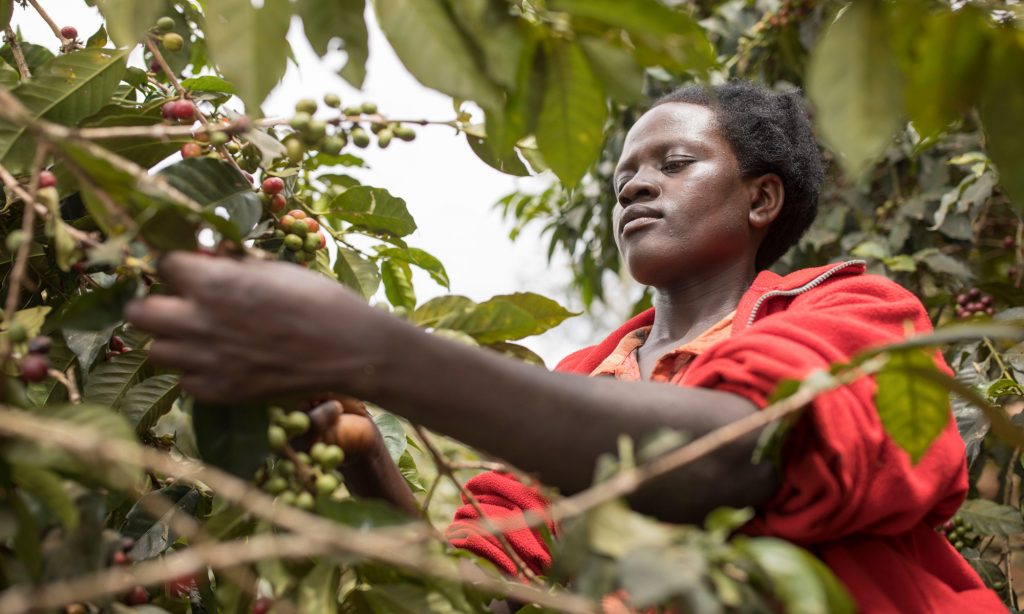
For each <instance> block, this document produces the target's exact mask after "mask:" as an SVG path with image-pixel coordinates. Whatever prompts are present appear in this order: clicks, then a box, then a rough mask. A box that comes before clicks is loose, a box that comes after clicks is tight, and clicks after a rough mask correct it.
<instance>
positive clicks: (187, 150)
mask: <svg viewBox="0 0 1024 614" xmlns="http://www.w3.org/2000/svg"><path fill="white" fill-rule="evenodd" d="M201 155H203V148H202V147H200V146H199V143H185V144H184V145H182V146H181V157H182V158H198V157H199V156H201Z"/></svg>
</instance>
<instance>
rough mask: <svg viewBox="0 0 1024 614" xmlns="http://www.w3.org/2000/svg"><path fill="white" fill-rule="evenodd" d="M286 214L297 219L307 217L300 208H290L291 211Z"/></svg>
mask: <svg viewBox="0 0 1024 614" xmlns="http://www.w3.org/2000/svg"><path fill="white" fill-rule="evenodd" d="M288 215H290V216H292V217H293V218H295V219H297V220H304V219H306V218H307V217H309V216H307V215H306V212H305V211H303V210H302V209H292V210H291V211H289V212H288Z"/></svg>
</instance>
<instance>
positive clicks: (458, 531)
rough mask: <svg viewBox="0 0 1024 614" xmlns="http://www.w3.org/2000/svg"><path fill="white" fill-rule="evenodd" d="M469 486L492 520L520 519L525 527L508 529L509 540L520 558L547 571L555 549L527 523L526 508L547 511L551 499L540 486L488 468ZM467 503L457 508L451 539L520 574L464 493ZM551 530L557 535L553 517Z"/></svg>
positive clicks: (532, 567)
mask: <svg viewBox="0 0 1024 614" xmlns="http://www.w3.org/2000/svg"><path fill="white" fill-rule="evenodd" d="M466 490H467V491H469V493H470V494H472V495H473V496H474V497H475V498H476V500H477V503H478V504H479V505H480V509H481V510H482V511H483V512H484V515H485V516H486V517H487V518H488V519H489V520H492V521H501V522H503V521H506V520H511V521H514V522H515V521H518V522H517V524H521V525H522V528H518V529H512V530H509V531H506V532H505V534H504V535H505V540H506V541H507V542H508V543H509V545H510V546H511V547H512V550H514V551H515V553H516V554H517V555H519V558H520V559H522V561H523V562H524V563H525V564H526V565H527V566H528V567H529V568H530V570H531V571H533V572H534V573H537V574H543V573H545V572H546V571H547V568H548V567H550V565H551V553H550V551H549V550H548V546H547V543H546V542H545V541H544V538H543V536H542V534H541V532H540V531H539V530H538V529H530V528H527V527H526V522H525V519H524V516H523V514H524V512H527V511H532V512H537V513H544V512H545V510H546V509H547V506H548V501H547V500H546V499H545V498H544V496H543V495H541V493H540V490H538V489H537V488H535V487H533V486H529V485H526V484H523V483H522V482H520V481H519V480H517V479H516V478H515V476H513V475H511V474H508V473H500V472H497V471H488V472H486V473H481V474H480V475H477V476H476V477H474V478H472V479H471V480H469V481H468V482H466ZM462 502H463V505H462V507H460V508H459V509H458V510H457V511H456V512H455V519H454V520H453V521H452V523H451V524H450V525H449V526H448V529H447V531H446V532H445V534H446V537H447V538H448V541H449V542H450V543H451V544H452V545H453V546H455V547H456V548H462V549H465V550H469V551H470V552H472V553H474V554H476V555H478V556H480V557H483V558H485V559H487V560H489V561H491V562H492V563H494V564H495V565H497V566H498V568H499V569H500V570H501V571H502V572H504V573H505V574H507V575H510V576H514V575H516V574H517V571H518V570H517V569H516V564H515V562H514V561H513V560H512V558H511V557H510V556H509V555H508V554H507V553H506V551H505V549H504V548H503V547H502V545H501V542H500V541H498V538H497V537H495V536H494V535H491V534H490V533H489V532H488V531H487V529H486V528H485V527H484V525H483V524H481V522H480V520H481V519H480V515H479V514H478V513H477V511H476V508H474V507H473V505H472V504H470V503H469V501H468V500H467V499H466V498H465V497H463V499H462ZM547 527H548V530H549V531H551V534H552V535H554V532H555V527H554V525H553V524H552V523H551V521H550V520H549V521H548V522H547Z"/></svg>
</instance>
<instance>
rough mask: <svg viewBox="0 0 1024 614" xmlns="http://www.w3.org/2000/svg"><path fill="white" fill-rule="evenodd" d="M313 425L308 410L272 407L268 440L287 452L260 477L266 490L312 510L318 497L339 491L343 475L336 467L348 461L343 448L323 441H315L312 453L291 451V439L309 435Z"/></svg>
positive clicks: (263, 470)
mask: <svg viewBox="0 0 1024 614" xmlns="http://www.w3.org/2000/svg"><path fill="white" fill-rule="evenodd" d="M312 428H314V427H313V424H312V421H311V420H310V416H309V414H307V413H305V412H302V411H293V412H289V413H285V412H284V411H282V410H280V409H276V408H275V409H274V410H272V412H271V425H270V427H269V428H268V429H267V441H268V442H269V444H270V448H271V449H272V450H274V451H275V452H278V453H285V454H286V455H285V456H278V457H276V458H275V459H274V460H273V463H272V465H269V466H267V467H264V468H262V469H261V470H260V472H261V474H260V475H258V476H257V479H263V489H264V490H265V491H266V492H267V493H268V494H271V495H274V496H275V497H277V500H278V501H280V502H281V503H284V504H287V505H294V506H296V507H298V508H300V509H304V510H311V509H313V506H314V504H315V501H316V496H321V497H329V496H331V495H333V494H335V493H336V492H337V491H338V490H339V488H340V487H341V484H342V478H341V474H340V473H338V472H337V468H338V467H339V466H340V465H341V463H342V462H343V461H344V460H345V453H344V451H342V449H341V448H340V447H338V446H336V445H333V444H327V443H323V442H316V443H314V444H313V445H312V446H311V447H310V448H309V452H303V451H291V447H290V444H289V441H290V440H293V439H296V438H301V437H304V436H307V435H308V434H309V433H310V430H311V429H312ZM314 430H315V429H314ZM286 451H288V452H290V454H288V453H287V452H286Z"/></svg>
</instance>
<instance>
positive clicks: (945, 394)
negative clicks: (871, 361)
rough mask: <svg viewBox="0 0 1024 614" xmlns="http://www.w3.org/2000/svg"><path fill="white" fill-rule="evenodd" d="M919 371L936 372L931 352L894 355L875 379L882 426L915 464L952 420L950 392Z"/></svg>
mask: <svg viewBox="0 0 1024 614" xmlns="http://www.w3.org/2000/svg"><path fill="white" fill-rule="evenodd" d="M919 371H937V367H936V366H935V361H934V360H933V359H932V356H931V353H930V352H929V350H915V349H908V350H900V351H894V352H892V353H891V354H890V356H889V360H888V362H887V363H886V365H885V367H883V368H882V370H881V371H879V372H878V373H877V374H876V375H875V382H876V383H877V386H878V390H877V391H876V393H875V406H876V408H877V409H878V416H879V418H881V420H882V426H883V427H884V428H885V432H886V433H887V434H888V435H889V437H891V438H892V439H893V441H894V442H896V444H897V445H898V446H900V447H901V448H903V450H905V451H906V452H907V454H909V455H910V459H911V461H912V462H914V463H916V462H917V461H919V460H921V457H922V456H924V453H925V452H927V451H928V447H929V446H931V444H932V442H933V441H935V438H936V437H938V436H939V435H940V434H941V433H942V431H943V430H944V429H945V428H946V425H948V424H949V420H950V410H949V389H948V388H947V387H945V386H942V385H941V384H939V383H937V382H936V381H934V380H931V379H927V378H925V377H923V376H922V375H921V374H920V373H919Z"/></svg>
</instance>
